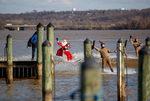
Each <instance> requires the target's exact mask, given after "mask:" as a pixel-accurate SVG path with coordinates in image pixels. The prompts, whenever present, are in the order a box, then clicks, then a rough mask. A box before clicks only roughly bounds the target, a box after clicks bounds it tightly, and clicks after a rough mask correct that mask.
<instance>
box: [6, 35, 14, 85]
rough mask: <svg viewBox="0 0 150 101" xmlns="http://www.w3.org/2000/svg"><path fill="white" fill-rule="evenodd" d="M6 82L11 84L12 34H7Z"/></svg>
mask: <svg viewBox="0 0 150 101" xmlns="http://www.w3.org/2000/svg"><path fill="white" fill-rule="evenodd" d="M6 78H7V80H6V81H7V82H6V83H7V84H13V62H12V36H11V35H8V36H7V77H6Z"/></svg>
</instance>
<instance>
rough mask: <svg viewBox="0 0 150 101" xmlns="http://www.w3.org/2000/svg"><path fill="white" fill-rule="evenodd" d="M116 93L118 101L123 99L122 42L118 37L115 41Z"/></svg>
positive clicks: (123, 100)
mask: <svg viewBox="0 0 150 101" xmlns="http://www.w3.org/2000/svg"><path fill="white" fill-rule="evenodd" d="M117 95H118V101H125V77H124V43H123V40H122V39H119V40H118V43H117Z"/></svg>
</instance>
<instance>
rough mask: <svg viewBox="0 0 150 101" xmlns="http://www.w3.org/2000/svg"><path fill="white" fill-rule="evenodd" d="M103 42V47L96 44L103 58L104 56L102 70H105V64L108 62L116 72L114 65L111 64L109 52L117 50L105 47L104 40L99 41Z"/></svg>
mask: <svg viewBox="0 0 150 101" xmlns="http://www.w3.org/2000/svg"><path fill="white" fill-rule="evenodd" d="M99 42H100V43H101V48H97V47H95V46H94V49H95V50H97V51H99V53H100V55H101V58H102V72H104V66H105V65H106V63H107V64H108V65H109V68H110V70H111V71H112V72H114V70H113V68H112V65H111V60H110V58H109V56H108V53H114V52H115V53H116V52H117V51H116V50H115V51H110V50H109V49H108V48H105V44H104V43H103V42H102V41H99Z"/></svg>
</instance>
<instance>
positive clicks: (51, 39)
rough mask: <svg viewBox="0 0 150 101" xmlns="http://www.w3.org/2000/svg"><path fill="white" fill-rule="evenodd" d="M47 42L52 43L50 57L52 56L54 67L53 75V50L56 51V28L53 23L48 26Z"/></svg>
mask: <svg viewBox="0 0 150 101" xmlns="http://www.w3.org/2000/svg"><path fill="white" fill-rule="evenodd" d="M47 40H48V41H49V42H50V44H51V47H50V56H51V60H50V61H51V65H52V66H51V67H52V73H53V65H54V64H53V62H52V61H53V49H54V26H53V25H52V23H49V24H48V25H47Z"/></svg>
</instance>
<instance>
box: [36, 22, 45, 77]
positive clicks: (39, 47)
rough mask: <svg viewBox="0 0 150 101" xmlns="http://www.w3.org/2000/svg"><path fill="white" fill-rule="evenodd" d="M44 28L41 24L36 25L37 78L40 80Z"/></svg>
mask: <svg viewBox="0 0 150 101" xmlns="http://www.w3.org/2000/svg"><path fill="white" fill-rule="evenodd" d="M43 31H44V27H43V25H42V24H41V23H39V24H38V25H37V78H38V79H42V43H43Z"/></svg>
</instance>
